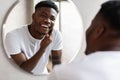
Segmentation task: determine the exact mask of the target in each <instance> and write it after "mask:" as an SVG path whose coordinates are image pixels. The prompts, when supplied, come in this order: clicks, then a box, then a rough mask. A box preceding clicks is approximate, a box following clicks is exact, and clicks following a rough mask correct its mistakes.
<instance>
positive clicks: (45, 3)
mask: <svg viewBox="0 0 120 80" xmlns="http://www.w3.org/2000/svg"><path fill="white" fill-rule="evenodd" d="M41 7H49V8H53V9H54V10H55V11H56V12H57V13H58V7H57V5H56V4H55V3H54V2H52V1H40V2H39V3H38V4H36V6H35V10H37V9H39V8H41Z"/></svg>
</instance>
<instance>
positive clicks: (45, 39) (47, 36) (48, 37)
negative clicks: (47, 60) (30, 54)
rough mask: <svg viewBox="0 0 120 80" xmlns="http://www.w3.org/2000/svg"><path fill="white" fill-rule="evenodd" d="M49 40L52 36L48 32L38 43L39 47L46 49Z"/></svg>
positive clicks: (50, 40)
mask: <svg viewBox="0 0 120 80" xmlns="http://www.w3.org/2000/svg"><path fill="white" fill-rule="evenodd" d="M51 42H52V37H51V36H50V35H49V34H47V35H46V36H45V38H44V39H43V40H42V42H41V44H40V45H41V49H46V48H47V46H48V45H49V44H50V43H51Z"/></svg>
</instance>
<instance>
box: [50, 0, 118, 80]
mask: <svg viewBox="0 0 120 80" xmlns="http://www.w3.org/2000/svg"><path fill="white" fill-rule="evenodd" d="M86 42H87V47H86V51H85V53H86V55H87V56H86V57H85V58H84V59H83V60H80V61H76V62H73V63H71V64H68V65H61V66H56V67H55V69H54V70H53V71H52V73H51V74H50V76H49V77H48V80H120V1H119V0H112V1H107V2H105V3H103V4H102V7H101V9H100V11H99V12H98V14H97V15H96V16H95V18H94V19H93V21H92V24H91V26H90V27H89V28H88V30H87V32H86Z"/></svg>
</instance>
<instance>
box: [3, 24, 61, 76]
mask: <svg viewBox="0 0 120 80" xmlns="http://www.w3.org/2000/svg"><path fill="white" fill-rule="evenodd" d="M40 42H41V40H39V39H35V38H33V37H32V36H31V34H30V33H29V30H28V26H24V27H22V28H19V29H16V30H14V31H12V32H9V33H8V34H7V36H6V39H5V49H6V52H7V55H8V57H10V55H15V54H18V53H20V52H23V53H24V54H25V55H26V58H27V59H29V58H31V57H32V56H33V55H34V54H35V53H36V52H37V51H38V50H39V48H40ZM60 49H62V36H61V34H60V32H59V31H58V30H53V32H52V42H51V43H50V44H49V46H48V47H47V48H46V51H45V53H44V54H43V55H42V57H41V58H40V60H39V62H38V64H37V65H36V66H35V68H34V69H33V70H32V73H33V74H35V75H40V74H44V72H45V71H47V70H46V64H47V62H48V59H49V55H50V53H51V50H60Z"/></svg>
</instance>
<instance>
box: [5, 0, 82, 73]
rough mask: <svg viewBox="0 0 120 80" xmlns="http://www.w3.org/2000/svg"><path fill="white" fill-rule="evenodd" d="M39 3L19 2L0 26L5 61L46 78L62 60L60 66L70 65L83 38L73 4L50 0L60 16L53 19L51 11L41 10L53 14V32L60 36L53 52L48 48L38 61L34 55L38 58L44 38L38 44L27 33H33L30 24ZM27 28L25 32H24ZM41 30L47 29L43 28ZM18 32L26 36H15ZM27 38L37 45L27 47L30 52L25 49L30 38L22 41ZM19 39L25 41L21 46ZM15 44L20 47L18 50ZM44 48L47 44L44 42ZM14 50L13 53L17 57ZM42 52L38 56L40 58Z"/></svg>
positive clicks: (54, 14)
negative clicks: (0, 28) (1, 27)
mask: <svg viewBox="0 0 120 80" xmlns="http://www.w3.org/2000/svg"><path fill="white" fill-rule="evenodd" d="M39 1H40V0H29V1H28V0H20V1H19V3H18V4H17V5H16V6H15V7H14V8H13V9H12V10H11V11H10V13H9V15H8V16H7V19H6V21H5V23H4V25H3V42H4V48H5V51H6V54H7V56H8V58H10V60H13V61H14V62H16V63H17V64H18V65H19V66H20V67H21V68H23V69H25V70H26V71H28V72H30V73H32V74H34V75H42V74H48V72H49V71H51V70H52V68H53V63H54V64H56V65H57V64H58V62H57V60H61V62H60V63H61V64H66V63H70V62H71V61H73V60H74V58H75V57H76V55H77V53H78V51H79V49H80V47H81V45H82V38H83V25H82V20H81V16H80V13H79V12H78V11H77V8H76V6H75V5H74V4H73V2H72V1H70V0H53V1H54V3H55V4H56V5H57V6H58V10H59V13H58V14H57V16H56V11H55V10H54V9H52V10H48V9H46V8H44V9H45V10H46V11H50V12H52V13H53V15H52V17H51V19H52V20H53V18H54V17H55V18H56V20H55V24H54V29H55V30H56V31H58V33H59V36H58V37H56V42H53V43H54V49H53V50H52V49H51V46H50V49H48V50H46V53H47V51H48V54H47V55H46V54H44V56H43V54H42V55H37V56H39V57H37V56H36V55H35V54H37V52H40V51H39V49H40V43H42V41H43V40H44V39H45V37H43V38H42V39H41V40H38V39H37V40H36V39H34V38H33V37H34V35H31V34H30V31H31V30H32V29H30V27H31V26H30V24H32V23H33V18H34V15H33V14H34V13H35V9H34V8H35V6H36V4H38V2H39ZM41 1H42V0H41ZM48 1H49V0H48ZM41 9H42V8H41ZM39 11H40V10H39ZM43 13H44V14H42V16H44V17H45V16H46V15H47V16H48V14H46V15H45V12H43ZM49 16H50V15H49ZM26 26H27V28H25V27H26ZM29 26H30V27H29ZM44 27H46V26H45V25H44ZM20 29H21V30H23V29H26V30H27V32H20V33H19V35H17V34H18V32H19V31H20ZM14 32H15V33H14ZM31 32H32V31H31ZM53 32H54V31H52V33H53ZM10 33H12V39H11V37H10V36H9V35H8V34H10ZM13 33H14V34H13ZM26 34H27V35H28V34H29V36H31V38H32V42H34V41H37V42H38V43H34V45H33V44H30V45H31V46H32V47H30V49H29V48H26V47H29V45H27V44H28V41H31V38H29V39H28V38H26V37H22V35H23V36H25V35H26ZM61 37H62V39H61ZM8 38H9V39H8ZM22 38H24V40H28V41H26V42H25V43H23V42H24V41H22V40H23V39H22ZM52 38H53V35H52ZM18 44H19V46H17V45H18ZM24 44H26V45H27V46H24ZM44 44H46V42H45V43H44ZM50 44H51V43H50ZM61 44H62V45H61ZM11 45H12V47H11ZM38 46H39V47H38ZM13 48H14V49H13ZM31 48H32V49H31ZM47 48H48V46H47ZM52 48H53V46H52ZM24 49H25V50H24ZM13 50H15V51H16V53H15V52H14V51H13ZM33 50H35V51H33ZM50 50H51V51H50ZM61 50H62V51H61ZM12 51H13V53H12ZM42 51H43V50H41V52H42ZM58 51H59V52H58ZM41 52H40V53H39V54H41ZM50 52H53V54H51V53H50ZM26 53H34V54H32V55H31V54H28V55H26ZM43 53H45V52H43ZM60 53H62V54H60ZM11 54H12V55H11ZM56 54H58V55H56ZM54 55H55V56H54ZM34 56H36V57H34ZM37 58H39V59H37ZM30 60H31V61H33V60H34V61H33V62H31V61H30ZM35 60H36V61H35ZM21 61H22V63H21ZM27 61H28V62H27ZM52 61H54V62H52ZM34 62H35V63H34ZM23 64H26V65H24V66H21V65H23ZM33 65H35V66H33ZM43 65H44V66H43ZM26 66H27V68H26ZM40 66H41V67H40ZM28 67H29V68H28Z"/></svg>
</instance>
